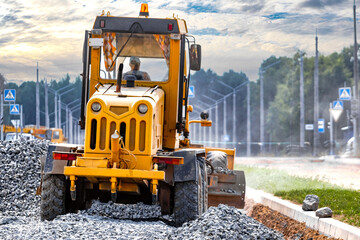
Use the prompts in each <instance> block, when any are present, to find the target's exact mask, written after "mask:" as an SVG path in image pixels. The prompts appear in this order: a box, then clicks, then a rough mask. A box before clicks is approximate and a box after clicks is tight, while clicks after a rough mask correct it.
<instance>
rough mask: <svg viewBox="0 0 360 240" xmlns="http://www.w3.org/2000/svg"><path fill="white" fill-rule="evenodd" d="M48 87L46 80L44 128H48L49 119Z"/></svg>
mask: <svg viewBox="0 0 360 240" xmlns="http://www.w3.org/2000/svg"><path fill="white" fill-rule="evenodd" d="M48 97H49V96H48V85H47V80H46V79H45V127H46V128H49V127H50V122H49V121H50V119H49V99H48Z"/></svg>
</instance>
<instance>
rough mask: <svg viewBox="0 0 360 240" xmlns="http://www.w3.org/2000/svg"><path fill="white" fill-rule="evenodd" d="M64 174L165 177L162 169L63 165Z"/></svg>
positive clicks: (157, 178)
mask: <svg viewBox="0 0 360 240" xmlns="http://www.w3.org/2000/svg"><path fill="white" fill-rule="evenodd" d="M64 175H66V176H77V177H96V178H105V177H110V178H111V177H115V178H131V179H154V180H164V179H165V172H164V171H156V170H150V171H148V170H138V169H119V168H90V167H64Z"/></svg>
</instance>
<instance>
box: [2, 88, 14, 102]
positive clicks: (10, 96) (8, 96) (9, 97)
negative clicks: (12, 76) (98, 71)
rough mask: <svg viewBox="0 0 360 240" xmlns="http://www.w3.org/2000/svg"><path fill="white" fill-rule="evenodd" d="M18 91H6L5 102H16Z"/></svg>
mask: <svg viewBox="0 0 360 240" xmlns="http://www.w3.org/2000/svg"><path fill="white" fill-rule="evenodd" d="M15 95H16V91H15V89H5V90H4V100H5V101H15Z"/></svg>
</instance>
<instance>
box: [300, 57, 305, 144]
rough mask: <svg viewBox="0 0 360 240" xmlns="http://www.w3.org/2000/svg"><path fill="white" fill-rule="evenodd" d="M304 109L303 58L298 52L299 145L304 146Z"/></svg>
mask: <svg viewBox="0 0 360 240" xmlns="http://www.w3.org/2000/svg"><path fill="white" fill-rule="evenodd" d="M304 110H305V109H304V58H303V52H300V147H304V142H305V122H304V118H305V116H304Z"/></svg>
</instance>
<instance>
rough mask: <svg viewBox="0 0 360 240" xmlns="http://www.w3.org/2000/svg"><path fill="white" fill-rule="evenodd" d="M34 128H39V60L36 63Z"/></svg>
mask: <svg viewBox="0 0 360 240" xmlns="http://www.w3.org/2000/svg"><path fill="white" fill-rule="evenodd" d="M36 128H37V129H39V128H40V96H39V62H38V63H37V64H36Z"/></svg>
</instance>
